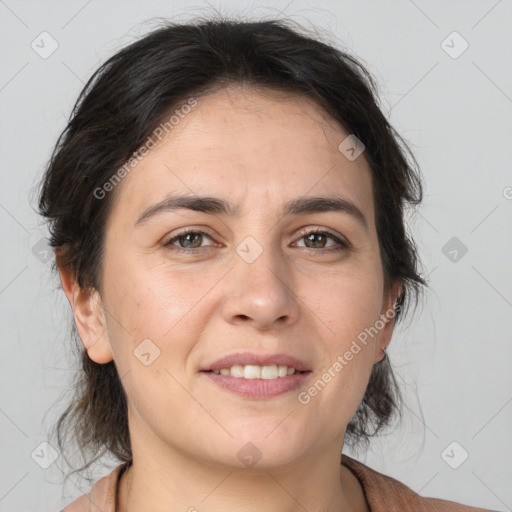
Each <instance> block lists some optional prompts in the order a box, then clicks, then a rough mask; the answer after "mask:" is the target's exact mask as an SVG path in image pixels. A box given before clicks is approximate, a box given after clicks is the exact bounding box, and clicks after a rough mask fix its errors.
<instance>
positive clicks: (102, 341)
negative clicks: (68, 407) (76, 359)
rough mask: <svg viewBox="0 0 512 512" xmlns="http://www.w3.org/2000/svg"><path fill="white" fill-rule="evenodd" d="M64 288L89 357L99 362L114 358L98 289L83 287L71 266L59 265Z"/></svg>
mask: <svg viewBox="0 0 512 512" xmlns="http://www.w3.org/2000/svg"><path fill="white" fill-rule="evenodd" d="M57 268H58V270H59V275H60V281H61V284H62V289H63V290H64V293H65V294H66V297H67V298H68V300H69V303H70V304H71V308H72V309H73V313H74V317H75V324H76V327H77V329H78V334H79V335H80V339H81V340H82V343H83V345H84V347H85V350H86V351H87V354H88V355H89V357H90V358H91V359H92V360H93V361H94V362H96V363H98V364H104V363H108V362H110V361H112V360H113V354H112V350H111V348H110V342H109V340H108V335H107V326H106V322H105V315H104V312H103V308H102V304H101V298H100V296H99V293H98V292H97V291H96V290H89V289H87V290H86V289H83V288H81V287H80V285H79V284H78V283H77V281H76V277H75V275H74V273H73V272H72V271H71V269H70V268H69V266H66V267H63V266H58V267H57Z"/></svg>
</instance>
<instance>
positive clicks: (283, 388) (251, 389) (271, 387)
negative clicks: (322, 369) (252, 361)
mask: <svg viewBox="0 0 512 512" xmlns="http://www.w3.org/2000/svg"><path fill="white" fill-rule="evenodd" d="M202 373H204V374H205V375H206V376H207V377H208V378H209V379H211V380H212V381H213V382H215V384H217V385H218V386H220V387H222V388H225V389H228V390H229V391H232V392H234V393H237V394H238V395H242V396H246V397H249V398H272V397H274V396H278V395H282V394H284V393H288V392H289V391H293V390H294V389H297V388H298V387H299V386H301V385H302V384H303V383H304V380H305V379H307V377H308V376H309V374H310V372H305V373H294V374H293V375H287V376H286V377H278V378H277V379H268V380H267V379H244V378H242V377H231V375H222V374H218V373H213V372H202Z"/></svg>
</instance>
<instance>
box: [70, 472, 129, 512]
mask: <svg viewBox="0 0 512 512" xmlns="http://www.w3.org/2000/svg"><path fill="white" fill-rule="evenodd" d="M125 465H126V464H120V465H119V466H117V467H116V468H115V469H114V470H113V471H112V472H111V473H109V474H108V475H107V476H104V477H103V478H101V479H100V480H98V481H97V482H96V483H95V484H94V485H93V487H92V489H91V491H90V492H89V493H88V494H84V495H83V496H80V498H78V499H76V500H75V501H73V502H72V503H70V504H69V505H68V506H67V507H66V508H64V509H63V510H62V511H61V512H115V499H116V489H117V481H118V478H119V474H120V473H121V471H122V470H123V469H124V467H125Z"/></svg>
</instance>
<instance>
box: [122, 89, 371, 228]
mask: <svg viewBox="0 0 512 512" xmlns="http://www.w3.org/2000/svg"><path fill="white" fill-rule="evenodd" d="M196 101H197V105H196V106H195V107H194V108H193V109H190V110H189V111H188V113H187V114H186V115H182V116H180V118H179V122H178V123H176V124H175V125H174V127H173V128H172V130H171V131H170V132H169V134H168V135H167V136H166V138H165V139H164V140H162V141H160V142H158V143H157V144H156V147H153V149H150V150H149V151H148V152H147V154H146V155H145V156H144V157H143V158H141V160H140V161H139V162H138V163H137V165H136V166H135V167H134V169H133V170H132V171H131V172H130V173H129V175H128V176H127V177H126V178H124V179H123V181H122V182H121V186H120V190H117V191H116V192H117V199H116V205H115V206H114V211H115V210H116V209H118V210H119V209H121V210H123V211H125V210H127V209H129V210H133V212H134V213H133V215H136V214H137V213H139V214H140V212H141V211H142V210H143V209H144V208H146V207H147V206H149V205H151V204H152V203H155V202H157V201H161V200H162V199H163V198H164V197H165V196H167V195H169V194H171V193H187V194H197V195H207V194H208V195H215V196H218V197H226V198H228V199H229V201H230V202H231V203H233V204H242V203H245V204H246V205H247V206H248V207H250V206H251V196H253V197H252V199H253V200H254V201H255V202H256V201H257V202H261V201H262V200H263V201H267V200H268V202H269V204H268V205H269V207H270V206H271V205H273V204H277V203H279V202H281V203H285V202H289V201H290V200H292V199H296V198H297V197H298V196H305V195H316V196H318V195H322V194H323V195H325V194H326V193H333V192H336V193H339V194H343V195H344V196H346V197H347V198H350V199H351V200H352V201H353V202H355V203H356V204H358V205H359V206H360V208H361V209H366V212H367V213H368V214H370V218H371V217H372V216H373V200H372V186H371V174H370V169H369V166H368V164H367V162H366V160H365V158H364V154H363V155H361V157H359V158H357V159H356V160H354V161H350V160H348V159H347V158H346V157H345V156H344V154H342V153H341V152H340V150H339V149H338V147H339V145H340V143H342V142H343V141H344V140H345V139H346V137H347V136H348V135H349V133H348V132H347V131H346V130H345V128H343V127H342V126H341V124H340V123H338V122H337V121H336V120H334V119H333V118H332V117H331V116H329V115H328V113H327V112H325V111H324V110H323V109H321V108H320V107H319V106H318V105H317V104H316V103H315V102H314V101H313V100H311V99H309V98H307V97H304V96H300V95H296V94H294V95H290V94H286V93H283V92H276V91H267V90H260V89H254V88H248V87H239V86H237V87H228V88H226V89H221V90H219V91H217V92H215V93H212V94H208V95H205V96H201V97H198V98H197V100H196ZM178 108H179V107H178ZM175 109H176V107H175ZM187 110H188V109H187ZM174 111H175V110H174ZM171 114H172V112H171ZM155 140H156V139H155ZM114 211H113V213H114ZM125 213H126V212H125Z"/></svg>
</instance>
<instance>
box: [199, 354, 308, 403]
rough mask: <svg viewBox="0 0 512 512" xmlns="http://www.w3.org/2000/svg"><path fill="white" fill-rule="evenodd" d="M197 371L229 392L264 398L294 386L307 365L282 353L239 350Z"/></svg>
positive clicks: (301, 377) (302, 376) (306, 371)
mask: <svg viewBox="0 0 512 512" xmlns="http://www.w3.org/2000/svg"><path fill="white" fill-rule="evenodd" d="M200 373H202V374H204V375H205V376H206V377H208V378H209V380H210V382H213V383H214V384H216V385H218V386H220V387H222V388H224V389H227V390H229V391H231V392H233V393H236V394H238V395H242V396H244V397H249V398H255V399H258V398H259V399H264V398H271V397H275V396H278V395H281V394H283V393H287V392H290V391H292V390H294V389H296V388H297V387H299V386H300V385H301V384H303V382H304V380H305V379H306V378H307V377H308V375H309V374H310V373H311V369H310V368H309V367H308V365H307V364H306V363H304V362H303V361H300V360H298V359H296V358H294V357H291V356H288V355H286V354H273V355H263V356H262V355H257V354H248V353H243V354H241V353H239V354H232V355H230V356H226V357H224V358H222V359H219V360H217V361H215V362H214V363H212V364H211V365H209V366H208V367H207V368H204V369H202V370H200Z"/></svg>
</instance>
